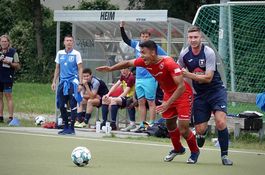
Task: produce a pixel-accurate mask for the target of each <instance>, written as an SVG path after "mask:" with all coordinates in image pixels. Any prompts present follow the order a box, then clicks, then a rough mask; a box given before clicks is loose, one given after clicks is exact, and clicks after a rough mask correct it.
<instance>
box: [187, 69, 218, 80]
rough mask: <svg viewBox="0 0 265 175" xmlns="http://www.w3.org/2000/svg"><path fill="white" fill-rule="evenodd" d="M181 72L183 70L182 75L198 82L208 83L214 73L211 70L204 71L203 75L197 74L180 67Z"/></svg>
mask: <svg viewBox="0 0 265 175" xmlns="http://www.w3.org/2000/svg"><path fill="white" fill-rule="evenodd" d="M182 72H183V76H184V77H186V78H190V79H192V80H194V81H197V82H199V83H210V82H211V81H212V79H213V75H214V72H213V71H206V73H205V74H204V75H198V74H195V73H191V72H189V71H187V70H186V69H185V68H182Z"/></svg>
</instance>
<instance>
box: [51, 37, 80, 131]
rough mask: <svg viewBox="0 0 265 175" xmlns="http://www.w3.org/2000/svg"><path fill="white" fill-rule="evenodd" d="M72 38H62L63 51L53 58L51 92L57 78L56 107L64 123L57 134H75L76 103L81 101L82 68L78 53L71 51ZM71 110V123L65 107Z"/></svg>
mask: <svg viewBox="0 0 265 175" xmlns="http://www.w3.org/2000/svg"><path fill="white" fill-rule="evenodd" d="M73 45H74V38H73V36H71V35H66V36H65V37H64V46H65V49H64V50H60V51H58V53H57V55H56V58H55V63H56V67H55V71H54V78H53V82H52V85H51V88H52V90H53V91H55V88H56V81H57V79H58V77H59V85H58V89H57V97H56V98H57V107H58V108H59V109H60V112H61V116H62V118H63V120H64V122H65V125H64V128H63V130H62V131H59V132H58V134H61V135H66V134H67V135H73V134H75V129H74V123H75V118H76V116H77V103H80V102H81V101H82V97H81V95H80V91H81V90H82V86H83V83H82V79H80V78H81V77H83V75H82V74H83V67H82V58H81V54H80V52H78V51H77V50H75V49H73ZM68 104H69V107H70V109H71V121H70V126H69V119H68V115H67V106H68Z"/></svg>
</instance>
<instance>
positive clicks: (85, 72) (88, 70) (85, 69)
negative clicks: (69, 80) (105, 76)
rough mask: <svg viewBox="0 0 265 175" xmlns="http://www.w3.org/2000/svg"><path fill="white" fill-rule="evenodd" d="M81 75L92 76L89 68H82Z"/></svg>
mask: <svg viewBox="0 0 265 175" xmlns="http://www.w3.org/2000/svg"><path fill="white" fill-rule="evenodd" d="M83 74H90V75H92V71H91V69H89V68H84V69H83Z"/></svg>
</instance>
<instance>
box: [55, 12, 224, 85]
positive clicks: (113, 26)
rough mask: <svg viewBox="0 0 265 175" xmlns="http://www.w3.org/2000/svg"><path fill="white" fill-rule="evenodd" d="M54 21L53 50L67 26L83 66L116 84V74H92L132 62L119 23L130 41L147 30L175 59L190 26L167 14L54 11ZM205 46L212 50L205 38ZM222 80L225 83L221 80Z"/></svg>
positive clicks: (132, 53)
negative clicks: (62, 25)
mask: <svg viewBox="0 0 265 175" xmlns="http://www.w3.org/2000/svg"><path fill="white" fill-rule="evenodd" d="M54 21H56V22H57V29H56V50H57V51H58V50H59V49H60V46H61V42H62V40H63V37H64V36H61V32H60V31H61V23H64V22H67V23H71V24H72V35H73V36H74V38H75V49H77V50H78V51H80V52H81V55H82V59H83V66H84V67H89V68H91V69H92V72H93V74H94V75H96V76H97V77H99V78H101V79H103V80H104V81H105V82H106V83H113V82H114V81H116V79H117V78H118V77H119V75H120V73H119V72H118V71H117V72H112V73H107V74H106V73H101V72H97V71H95V68H96V67H98V66H102V65H113V64H115V63H117V62H119V61H121V60H124V59H132V58H134V50H133V49H132V48H130V47H129V46H127V45H126V44H125V43H124V42H123V40H122V38H121V34H120V25H119V24H120V21H125V31H126V33H127V35H128V37H129V38H132V39H138V40H139V35H140V32H141V31H142V30H144V29H147V30H149V32H150V33H151V39H152V40H154V41H155V42H156V43H158V44H159V45H160V46H162V48H163V49H164V50H165V51H167V53H168V55H169V56H172V57H173V58H175V59H177V58H178V55H179V53H180V51H181V50H182V48H183V47H184V46H185V45H186V44H187V36H186V35H187V29H188V27H189V26H190V25H191V24H190V23H188V22H186V21H183V20H180V19H176V18H169V17H168V16H167V10H93V11H87V10H55V11H54ZM205 43H207V44H208V45H210V46H211V47H212V48H214V49H215V47H214V45H213V44H212V43H211V41H210V40H209V39H208V38H207V37H205ZM215 50H216V49H215ZM216 53H217V52H216ZM217 55H218V54H217ZM218 69H222V70H221V71H220V72H221V73H222V72H223V70H224V69H223V66H222V62H221V59H220V57H219V56H218ZM222 77H223V79H224V82H226V81H225V76H224V75H222Z"/></svg>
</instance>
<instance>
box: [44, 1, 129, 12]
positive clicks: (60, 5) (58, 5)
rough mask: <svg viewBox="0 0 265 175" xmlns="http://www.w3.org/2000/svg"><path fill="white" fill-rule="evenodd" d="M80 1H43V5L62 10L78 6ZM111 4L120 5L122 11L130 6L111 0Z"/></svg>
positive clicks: (123, 2)
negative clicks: (66, 7) (70, 6)
mask: <svg viewBox="0 0 265 175" xmlns="http://www.w3.org/2000/svg"><path fill="white" fill-rule="evenodd" d="M79 1H80V0H45V1H44V0H42V1H41V3H42V4H43V5H44V6H46V7H48V8H50V9H52V10H62V9H63V7H64V6H68V5H75V6H78V4H79ZM110 3H111V4H114V5H118V6H119V8H120V10H124V9H126V8H127V7H128V4H129V2H128V1H127V0H111V1H110Z"/></svg>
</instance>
